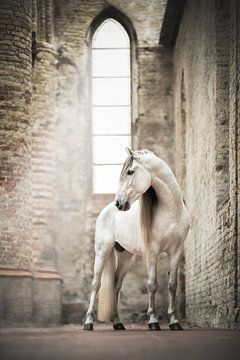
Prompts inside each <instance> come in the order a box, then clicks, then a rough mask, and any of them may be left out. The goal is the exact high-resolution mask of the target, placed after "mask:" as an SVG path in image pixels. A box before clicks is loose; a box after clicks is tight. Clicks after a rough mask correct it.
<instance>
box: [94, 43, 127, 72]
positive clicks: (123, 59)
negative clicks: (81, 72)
mask: <svg viewBox="0 0 240 360" xmlns="http://www.w3.org/2000/svg"><path fill="white" fill-rule="evenodd" d="M92 69H93V76H130V51H129V49H114V50H111V49H109V50H93V51H92Z"/></svg>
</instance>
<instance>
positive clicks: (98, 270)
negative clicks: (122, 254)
mask: <svg viewBox="0 0 240 360" xmlns="http://www.w3.org/2000/svg"><path fill="white" fill-rule="evenodd" d="M112 247H113V244H112V245H111V244H109V246H108V247H107V248H106V249H101V250H99V251H97V252H96V256H95V262H94V276H93V281H92V292H91V297H90V304H89V307H88V310H87V313H86V320H85V323H84V327H83V329H84V330H93V313H94V305H95V301H96V296H97V293H98V290H99V288H100V285H101V276H102V272H103V269H104V266H105V263H106V261H107V259H108V257H109V255H110V253H111V251H112Z"/></svg>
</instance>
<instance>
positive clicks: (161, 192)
mask: <svg viewBox="0 0 240 360" xmlns="http://www.w3.org/2000/svg"><path fill="white" fill-rule="evenodd" d="M159 160H160V159H159ZM154 165H155V166H154V168H153V169H152V175H153V180H152V187H153V188H154V190H155V192H156V195H157V198H158V201H159V204H160V207H161V208H165V209H167V210H168V211H170V212H171V214H172V215H173V216H174V215H176V216H177V215H179V214H180V213H181V212H182V209H183V201H182V194H181V190H180V186H179V184H178V182H177V180H176V178H175V176H174V174H173V172H172V171H171V169H170V168H169V167H168V165H167V164H166V163H165V162H163V161H162V160H160V161H158V162H157V161H156V162H155V164H154Z"/></svg>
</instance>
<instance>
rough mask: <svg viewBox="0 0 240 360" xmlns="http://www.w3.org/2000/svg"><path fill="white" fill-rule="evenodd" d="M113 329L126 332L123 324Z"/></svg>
mask: <svg viewBox="0 0 240 360" xmlns="http://www.w3.org/2000/svg"><path fill="white" fill-rule="evenodd" d="M113 329H114V330H126V329H125V327H124V325H123V324H122V323H118V324H114V325H113Z"/></svg>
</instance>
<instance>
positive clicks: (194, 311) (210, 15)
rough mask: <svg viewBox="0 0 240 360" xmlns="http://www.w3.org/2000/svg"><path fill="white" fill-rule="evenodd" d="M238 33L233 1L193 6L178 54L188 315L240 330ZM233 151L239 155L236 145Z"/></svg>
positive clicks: (187, 13)
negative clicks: (239, 324)
mask: <svg viewBox="0 0 240 360" xmlns="http://www.w3.org/2000/svg"><path fill="white" fill-rule="evenodd" d="M233 33H234V32H233ZM233 33H232V32H230V3H229V2H227V1H199V2H194V1H189V2H187V4H186V7H185V11H184V15H183V18H182V22H181V25H180V31H179V34H178V38H177V43H176V47H175V50H174V68H175V85H174V105H175V120H176V150H177V153H176V159H177V161H176V167H177V175H178V176H179V178H180V181H182V182H183V183H184V186H185V189H184V192H185V197H186V202H187V206H188V208H189V211H190V214H191V230H190V233H189V236H188V238H187V241H186V246H185V253H186V311H187V318H188V319H189V320H190V321H191V322H192V323H193V324H197V325H201V326H215V327H217V326H220V327H234V326H236V311H237V304H236V291H237V290H236V269H237V263H236V262H237V259H236V249H235V247H236V241H237V240H236V239H237V233H236V229H234V226H236V225H234V223H235V221H236V214H237V208H236V196H235V195H231V196H232V198H231V197H230V194H235V190H234V188H236V186H237V185H236V176H235V178H234V180H233V179H232V181H233V182H232V184H231V181H230V178H231V176H233V175H231V174H236V171H237V170H236V169H237V164H236V162H235V163H233V161H232V160H230V158H229V154H230V153H229V145H230V144H231V143H232V136H234V137H235V141H236V136H237V135H236V131H234V132H230V131H229V119H231V118H232V123H233V124H236V121H237V120H236V118H235V115H234V114H235V107H232V106H230V107H229V101H231V99H233V98H235V97H234V95H233V93H235V91H236V87H235V86H236V84H235V85H233V84H232V87H230V88H229V76H230V74H231V72H230V63H231V62H233V63H234V64H235V61H236V60H233V59H232V56H233V55H231V54H230V48H229V44H230V39H229V36H230V35H231V36H233ZM235 34H236V30H235ZM235 36H236V35H235ZM233 48H234V46H233ZM190 50H191V51H190ZM235 65H236V64H235ZM183 88H184V96H183V95H182V91H183ZM232 101H233V100H232ZM233 126H234V125H232V127H233ZM233 134H235V135H233ZM230 146H231V145H230ZM232 147H233V148H234V150H233V149H232V151H234V153H235V154H236V152H237V149H236V143H235V145H232ZM184 156H185V159H184ZM235 156H236V155H235ZM235 160H236V159H235ZM183 163H185V165H184V167H185V169H184V171H182V170H183V167H182V165H183ZM229 181H230V182H229ZM233 198H234V199H235V200H234V199H233ZM235 224H236V223H235Z"/></svg>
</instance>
